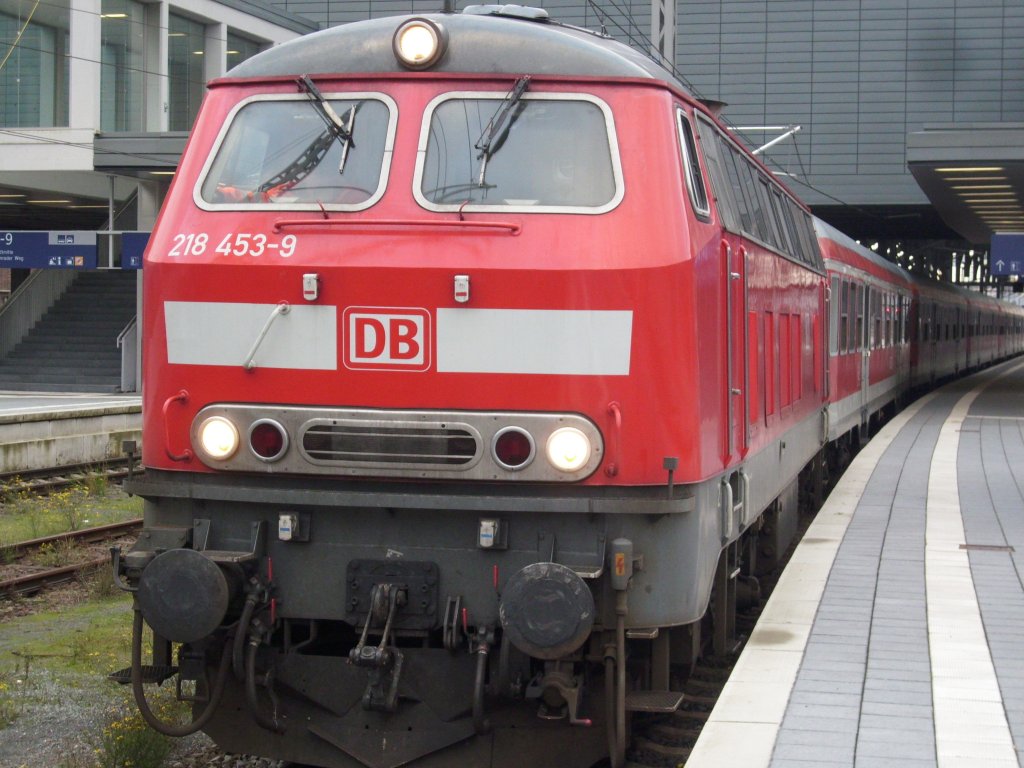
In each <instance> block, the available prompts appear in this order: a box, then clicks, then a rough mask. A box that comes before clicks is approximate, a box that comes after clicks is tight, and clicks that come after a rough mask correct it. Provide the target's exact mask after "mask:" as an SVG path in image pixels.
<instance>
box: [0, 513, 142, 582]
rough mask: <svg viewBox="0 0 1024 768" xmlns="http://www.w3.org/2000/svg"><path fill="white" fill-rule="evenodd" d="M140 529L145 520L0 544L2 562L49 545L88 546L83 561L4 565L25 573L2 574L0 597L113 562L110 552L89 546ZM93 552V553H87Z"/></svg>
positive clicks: (67, 580)
mask: <svg viewBox="0 0 1024 768" xmlns="http://www.w3.org/2000/svg"><path fill="white" fill-rule="evenodd" d="M141 528H142V520H128V521H125V522H121V523H111V524H109V525H102V526H97V527H95V528H85V529H83V530H78V531H71V532H69V533H59V534H56V535H54V536H44V537H42V538H38V539H32V540H30V541H23V542H19V543H17V544H9V545H6V546H3V547H0V562H3V563H8V564H11V563H16V561H18V560H19V559H23V558H25V557H26V555H28V554H29V553H31V552H38V551H42V550H44V549H46V548H47V547H50V548H52V547H56V546H66V547H74V548H75V550H77V551H82V550H83V549H85V554H86V557H84V558H82V559H81V561H80V562H76V563H71V564H68V565H62V566H59V567H55V568H46V567H40V568H35V567H33V566H25V567H24V568H23V567H21V566H20V564H16V565H15V566H11V565H8V566H5V567H4V568H3V569H2V570H3V571H10V570H11V568H12V567H14V568H16V569H17V570H19V571H22V572H20V573H17V574H15V575H9V574H4V575H0V598H3V597H8V598H10V597H25V596H27V595H30V594H33V593H34V592H38V591H39V590H41V589H44V588H46V587H48V586H52V585H54V584H62V583H65V582H69V581H74V580H75V579H77V578H78V577H79V574H81V573H82V572H84V571H89V570H92V569H96V568H99V567H102V566H104V565H106V564H107V563H108V562H110V556H109V554H104V555H103V556H99V554H98V551H99V550H97V551H96V552H90V551H88V547H89V545H94V544H97V543H99V542H108V541H112V540H118V539H123V538H125V537H127V536H130V535H132V534H133V533H135V532H137V531H139V530H140V529H141ZM104 551H105V550H104ZM90 554H92V555H93V556H91V557H90V556H88V555H90ZM25 568H33V570H28V571H27V572H25V570H24V569H25Z"/></svg>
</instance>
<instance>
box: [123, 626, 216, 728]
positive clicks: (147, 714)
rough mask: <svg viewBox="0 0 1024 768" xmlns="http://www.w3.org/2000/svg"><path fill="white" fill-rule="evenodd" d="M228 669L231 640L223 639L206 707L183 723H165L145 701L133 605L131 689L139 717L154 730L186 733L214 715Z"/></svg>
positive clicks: (140, 636) (138, 639)
mask: <svg viewBox="0 0 1024 768" xmlns="http://www.w3.org/2000/svg"><path fill="white" fill-rule="evenodd" d="M230 669H231V643H230V642H227V641H226V642H225V643H224V651H223V653H222V654H221V657H220V667H218V669H217V679H216V682H214V685H213V690H212V691H211V693H210V700H209V701H208V702H207V703H206V708H205V709H203V711H202V713H201V714H200V715H199V717H197V718H195V719H194V720H193V721H192V722H191V723H185V724H184V725H171V724H170V723H165V722H164V721H163V720H161V719H160V718H159V717H157V716H156V714H154V713H153V710H152V709H150V707H149V702H148V701H146V692H145V691H144V690H143V688H142V611H140V610H139V609H137V608H136V609H135V616H134V619H133V620H132V693H133V694H135V703H136V704H137V705H138V707H139V714H141V715H142V719H143V720H145V721H146V722H147V723H148V724H149V726H150V727H151V728H152V729H153V730H154V731H156V732H157V733H162V734H163V735H164V736H188V735H190V734H193V733H195V732H196V731H199V730H201V729H202V728H203V726H204V725H206V724H207V723H208V722H209V721H210V718H212V717H213V713H214V712H215V711H216V709H217V707H218V705H219V704H220V699H221V697H222V696H223V694H224V684H225V682H227V679H228V672H229V671H230Z"/></svg>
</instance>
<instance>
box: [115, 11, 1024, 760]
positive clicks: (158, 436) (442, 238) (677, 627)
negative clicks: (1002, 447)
mask: <svg viewBox="0 0 1024 768" xmlns="http://www.w3.org/2000/svg"><path fill="white" fill-rule="evenodd" d="M819 238H820V241H821V243H822V245H823V247H824V249H825V254H824V256H825V258H824V259H823V256H822V251H821V247H820V246H819ZM829 273H831V274H829ZM145 274H146V280H145V296H144V307H145V315H144V330H145V338H146V341H145V355H144V382H145V384H144V414H145V425H144V436H145V439H144V449H143V450H144V454H143V460H144V464H145V466H146V475H145V478H144V479H140V480H138V481H137V482H136V483H135V484H134V486H133V488H134V491H135V492H136V493H138V494H140V495H142V496H143V497H144V498H145V499H146V529H145V532H144V533H143V535H142V537H141V538H140V540H139V543H138V544H137V545H136V546H135V547H134V548H133V549H132V551H131V552H128V553H126V554H124V555H119V556H118V557H117V558H116V562H115V575H116V577H117V578H118V580H119V581H120V582H121V583H122V585H123V586H124V587H125V588H128V589H131V590H133V591H134V593H135V607H136V612H135V632H134V640H133V663H132V668H131V671H130V674H128V675H127V678H128V679H130V681H131V683H132V685H133V688H134V689H135V694H136V698H137V699H138V701H139V704H140V707H141V708H142V710H143V713H144V715H145V716H146V717H147V719H148V720H149V721H150V722H151V724H153V725H154V727H157V728H158V729H160V730H163V731H165V732H168V733H174V734H180V733H185V732H188V731H191V730H196V729H199V728H202V729H204V730H206V731H207V732H208V733H210V734H211V735H212V736H213V738H214V739H215V740H216V741H217V742H218V743H219V744H220V745H222V746H223V747H224V748H225V749H227V750H229V751H236V752H249V753H257V754H263V755H268V756H274V757H279V758H285V759H289V760H295V761H301V762H304V763H311V764H315V765H323V766H338V767H339V768H340V767H341V766H363V765H365V766H372V767H373V768H391V767H392V766H398V765H406V764H412V765H423V766H428V765H429V766H439V765H455V764H459V765H475V766H483V765H490V766H519V765H536V766H546V765H551V766H555V765H557V766H577V765H579V766H589V765H591V764H594V763H596V762H598V761H600V760H602V759H604V758H607V757H608V756H609V755H610V759H611V764H612V765H622V763H623V760H624V754H625V751H626V748H627V743H628V734H629V727H628V721H629V716H630V713H631V712H636V711H646V712H652V711H654V712H657V711H671V710H672V709H674V708H675V707H677V706H678V704H679V701H680V698H681V697H680V694H678V693H675V692H673V681H674V680H675V679H676V678H677V673H679V672H681V673H683V674H685V671H686V670H687V669H688V668H689V666H690V665H691V663H692V661H693V659H694V658H695V657H696V656H697V655H698V654H700V653H701V652H702V649H703V648H704V647H705V645H706V644H707V642H708V640H709V639H710V640H712V641H713V644H714V645H715V647H716V648H718V649H719V650H726V649H728V648H729V646H730V644H731V643H732V641H733V634H734V628H733V622H732V615H733V611H734V607H735V602H736V598H737V593H739V592H744V591H749V590H752V589H756V576H757V574H758V573H760V572H762V571H763V570H764V569H765V568H767V567H769V566H770V565H771V564H772V563H773V562H774V560H775V557H776V556H777V554H778V553H779V552H780V551H781V550H782V549H784V548H785V547H786V545H787V544H788V540H789V538H790V537H791V536H792V532H793V530H794V528H795V520H796V516H797V496H798V487H799V483H800V477H801V473H804V472H809V471H810V470H809V468H813V467H816V466H820V464H821V462H822V460H823V458H824V456H825V454H826V452H827V451H828V450H829V444H828V443H826V440H828V439H831V440H832V443H831V445H832V446H835V445H839V444H841V443H842V442H843V441H848V440H850V439H851V436H853V435H856V436H857V437H859V436H860V435H862V434H863V430H864V429H866V428H868V426H869V424H870V421H871V418H872V416H873V415H874V414H876V413H878V412H879V411H882V410H884V409H885V408H887V407H889V406H890V404H891V403H892V402H893V401H894V400H895V399H896V398H898V397H899V396H902V395H904V394H905V393H906V392H907V391H908V389H909V387H910V386H911V385H912V384H916V383H923V382H928V381H931V380H932V379H933V378H941V377H943V376H945V375H947V374H953V373H956V372H957V371H959V370H963V369H965V368H968V367H974V366H977V365H979V364H982V363H987V362H990V361H991V360H993V359H996V358H998V357H1002V356H1005V355H1009V354H1014V353H1016V352H1017V351H1019V347H1020V342H1021V317H1020V315H1019V313H1014V314H1012V315H1011V314H1010V310H1008V309H1005V308H1004V307H1002V306H1001V305H1000V306H997V305H995V304H994V303H989V302H986V301H983V300H981V299H968V298H967V297H966V296H965V295H964V294H962V293H957V292H954V291H949V290H940V289H937V288H930V287H924V286H923V285H922V284H920V283H919V282H917V281H914V280H912V279H910V277H909V276H907V275H906V274H904V273H902V272H901V271H900V270H898V269H896V268H894V267H891V266H886V265H884V264H883V263H882V262H881V261H880V260H879V259H877V258H872V257H869V256H868V255H866V253H865V251H864V250H863V249H860V248H859V247H858V246H856V245H855V244H853V243H850V242H848V241H847V240H845V239H844V238H842V236H840V235H838V233H834V232H833V231H831V230H826V229H823V230H821V231H820V232H819V233H818V234H817V235H816V233H815V230H814V223H813V221H812V218H811V216H810V214H809V212H808V211H807V209H806V207H804V206H803V205H802V204H801V203H800V202H799V201H798V200H797V199H796V198H795V197H794V196H793V195H792V194H791V193H790V192H789V191H787V190H786V189H785V188H784V187H782V186H781V185H780V184H779V183H778V182H777V181H776V180H775V179H774V178H773V176H772V175H771V173H769V172H768V171H767V170H766V169H765V168H764V167H763V166H761V165H760V164H759V163H758V162H757V161H756V160H755V159H754V158H753V157H752V156H751V155H750V154H749V153H748V152H747V151H746V150H745V149H743V148H742V147H740V146H739V145H738V144H737V143H736V142H735V141H734V140H733V139H732V138H731V137H730V136H729V134H728V133H727V132H726V131H725V130H724V129H723V128H722V126H721V125H720V124H719V123H718V122H717V121H716V119H715V118H714V117H713V116H712V115H711V113H710V112H709V111H708V110H707V109H706V108H705V107H704V106H702V105H701V104H700V103H699V102H697V101H696V100H695V99H694V98H693V97H692V96H691V95H690V94H689V93H688V92H687V90H686V89H685V88H684V87H683V86H682V85H681V84H680V83H679V82H678V81H676V80H675V79H674V78H673V76H672V75H671V74H670V73H668V72H667V71H665V70H663V69H662V68H660V67H659V66H658V65H656V64H654V63H652V62H651V61H649V60H648V59H646V58H645V57H643V56H641V55H639V54H638V53H636V52H635V51H633V50H631V49H629V48H627V47H625V46H623V45H620V44H618V43H615V42H614V41H612V40H611V39H609V38H608V37H606V36H604V35H601V34H594V33H591V32H588V31H586V30H581V29H576V28H572V27H567V26H564V25H560V24H556V23H554V22H553V21H551V20H550V19H548V18H547V15H546V14H545V13H544V12H543V11H539V10H535V9H526V8H519V7H516V6H502V7H497V6H476V7H472V8H468V9H466V11H465V12H463V13H461V14H439V15H427V16H418V17H397V18H385V19H377V20H373V21H367V22H361V23H357V24H350V25H346V26H344V27H338V28H333V29H329V30H325V31H323V32H320V33H317V34H314V35H310V36H309V37H306V38H303V39H301V40H298V41H295V42H292V43H289V44H286V45H282V46H280V47H278V48H275V49H273V50H270V51H268V52H266V53H263V54H261V55H259V56H257V57H254V58H253V59H250V60H249V61H247V62H245V63H243V64H242V65H240V66H239V67H238V68H236V69H235V70H233V71H232V72H231V73H230V74H229V76H228V77H225V78H223V79H220V80H217V81H214V82H213V83H211V84H210V88H209V94H208V96H207V99H206V102H205V103H204V105H203V108H202V110H201V113H200V116H199V118H198V121H197V123H196V126H195V130H194V131H193V134H192V136H191V139H190V141H189V144H188V147H187V149H186V152H185V154H184V156H183V158H182V161H181V164H180V167H179V169H178V173H177V175H176V178H175V181H174V184H173V186H172V188H171V191H170V193H169V196H168V198H167V200H166V203H165V205H164V208H163V210H162V212H161V215H160V218H159V221H158V222H157V226H156V229H155V231H154V233H153V235H152V238H151V240H150V244H149V247H148V250H147V253H146V261H145ZM839 296H842V297H844V298H842V299H841V300H840V299H839V298H838V297H839ZM876 297H877V300H876ZM922 307H923V308H924V312H925V314H924V315H922V314H921V308H922ZM830 309H831V315H832V321H831V323H829V310H830ZM862 310H863V311H862ZM955 312H960V313H961V314H960V315H956V318H958V319H956V320H952V319H949V320H947V319H946V318H953V317H954V315H953V314H950V313H955ZM837 313H838V314H837ZM928 313H931V314H928ZM949 322H959V323H961V326H960V330H959V331H955V332H954V334H957V333H959V334H960V335H959V336H956V335H954V338H953V339H950V338H949V337H948V323H949ZM996 328H998V332H997V339H998V340H996V339H995V338H993V334H994V333H996V332H995V331H993V332H989V331H988V330H983V329H996ZM921 334H924V335H923V336H922V335H921ZM919 339H920V342H918V340H919ZM950 344H953V345H954V346H952V347H951V346H949V345H950ZM957 345H959V346H957ZM830 395H831V400H830ZM851 398H853V399H852V400H851ZM765 521H769V522H771V523H772V524H770V525H766V524H765ZM709 605H710V606H711V608H710V611H709ZM705 617H710V618H711V619H713V621H711V622H708V621H705ZM144 623H145V624H148V625H149V626H150V627H151V629H152V630H153V638H152V648H153V663H152V664H150V665H144V664H143V651H142V645H143V637H142V636H143V626H144ZM709 624H710V625H711V626H713V631H712V633H711V635H712V636H711V637H710V638H709V637H708V636H707V634H708V633H707V629H706V627H707V626H708V625H709ZM702 627H704V628H705V631H704V634H705V637H702ZM171 676H175V677H176V678H177V680H178V684H179V693H180V695H182V696H183V697H185V698H188V699H189V700H191V701H193V703H194V713H195V720H194V721H193V722H192V723H189V724H185V725H177V724H174V725H172V724H168V723H164V722H162V721H160V719H159V718H158V717H156V716H155V715H154V714H153V713H152V712H151V711H150V710H149V707H148V704H147V703H146V698H145V686H146V684H147V683H150V682H155V681H158V680H163V679H165V678H167V677H171ZM537 715H540V717H537Z"/></svg>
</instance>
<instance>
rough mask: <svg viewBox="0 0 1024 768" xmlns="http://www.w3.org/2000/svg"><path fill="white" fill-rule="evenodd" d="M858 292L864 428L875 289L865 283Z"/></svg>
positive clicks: (869, 374)
mask: <svg viewBox="0 0 1024 768" xmlns="http://www.w3.org/2000/svg"><path fill="white" fill-rule="evenodd" d="M858 293H859V294H860V295H859V296H858V298H859V299H860V301H858V303H857V314H858V315H859V316H860V317H863V318H864V320H863V322H860V323H859V325H860V328H858V338H857V342H858V343H859V344H860V349H861V352H860V370H859V371H858V373H857V375H858V379H859V381H858V384H859V385H860V419H861V426H862V427H864V428H866V427H867V422H868V400H869V397H870V389H871V348H872V347H873V346H874V342H875V338H874V333H875V323H874V315H873V314H872V310H873V306H874V301H875V298H876V296H877V290H876V289H874V288H872V287H871V286H869V285H865V286H864V289H863V291H858ZM862 432H863V430H862Z"/></svg>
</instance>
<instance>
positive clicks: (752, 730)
mask: <svg viewBox="0 0 1024 768" xmlns="http://www.w3.org/2000/svg"><path fill="white" fill-rule="evenodd" d="M1022 488H1024V362H1022V361H1021V360H1020V359H1017V360H1012V361H1009V362H1007V363H1003V364H1002V365H1000V366H996V367H993V368H990V369H988V370H986V371H982V372H981V373H978V374H975V375H973V376H970V377H967V378H965V379H961V380H958V381H956V382H953V383H951V384H948V385H946V386H945V387H942V388H941V389H938V390H936V391H935V392H932V393H930V394H929V395H927V396H925V397H924V398H922V399H921V400H919V401H917V402H916V403H914V404H913V405H911V406H910V407H909V408H907V409H905V410H904V411H902V412H901V413H900V414H898V415H897V416H896V417H895V418H894V419H893V420H892V421H890V422H889V423H888V424H887V425H886V426H885V427H884V428H883V429H882V430H881V431H880V432H879V434H878V435H877V436H876V437H875V438H874V439H873V440H872V441H871V442H870V443H869V444H868V445H867V446H865V447H864V449H862V450H861V452H860V453H859V454H858V455H857V457H856V458H855V459H854V461H853V462H852V464H851V465H850V467H849V469H848V470H847V471H846V473H845V474H844V475H843V477H842V478H841V480H840V481H839V483H838V484H837V485H836V487H835V489H834V491H833V492H832V494H831V495H830V496H829V498H828V500H827V501H826V503H825V505H824V506H823V507H822V509H821V510H820V511H819V513H818V515H817V516H816V518H815V520H814V522H813V523H812V524H811V526H810V527H809V529H808V530H807V533H806V534H805V536H804V538H803V540H802V542H801V544H800V545H799V547H798V548H797V550H796V552H795V553H794V555H793V557H792V559H791V560H790V562H789V565H788V566H787V568H786V570H785V572H784V573H783V575H782V576H781V577H780V579H779V582H778V584H777V586H776V588H775V591H774V592H773V593H772V596H771V598H770V599H769V601H768V602H767V604H766V605H765V609H764V611H763V613H762V615H761V617H760V619H759V621H758V624H757V626H756V627H755V629H754V631H753V632H752V633H751V636H750V639H749V640H748V642H747V645H746V647H745V648H744V650H743V653H742V654H741V656H740V658H739V660H738V662H737V664H736V667H735V669H734V671H733V674H732V675H731V677H730V679H729V682H728V683H727V684H726V686H725V688H724V690H723V692H722V694H721V696H720V697H719V699H718V703H717V704H716V706H715V708H714V710H713V711H712V713H711V715H710V716H709V720H708V723H707V725H706V726H705V727H704V729H703V731H702V732H701V735H700V738H699V740H698V741H697V744H696V745H695V747H694V749H693V751H692V753H691V756H690V758H689V759H688V760H687V762H686V768H723V766H730V767H732V766H736V767H737V768H739V767H741V766H742V768H762V767H765V768H818V767H821V768H825V767H826V766H827V767H828V768H840V767H843V768H889V767H890V766H892V767H894V768H895V767H896V766H899V768H926V767H931V766H936V767H937V768H947V766H949V767H952V766H956V767H957V768H974V767H978V768H980V767H981V766H984V767H985V768H997V767H998V768H1002V767H1003V766H1020V765H1021V764H1022V763H1021V754H1022V749H1024V586H1022V572H1024V495H1022Z"/></svg>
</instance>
